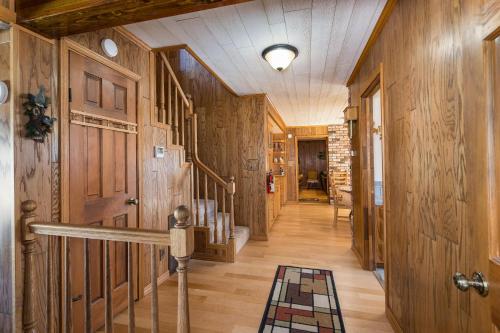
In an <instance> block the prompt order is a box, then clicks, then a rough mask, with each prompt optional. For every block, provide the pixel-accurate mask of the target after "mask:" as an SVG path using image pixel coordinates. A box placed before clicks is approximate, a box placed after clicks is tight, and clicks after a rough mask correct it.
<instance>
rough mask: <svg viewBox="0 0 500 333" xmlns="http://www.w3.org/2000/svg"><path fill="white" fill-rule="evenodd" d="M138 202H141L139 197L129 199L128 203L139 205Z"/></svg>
mask: <svg viewBox="0 0 500 333" xmlns="http://www.w3.org/2000/svg"><path fill="white" fill-rule="evenodd" d="M138 204H139V199H137V198H130V199H128V200H127V205H130V206H137V205H138Z"/></svg>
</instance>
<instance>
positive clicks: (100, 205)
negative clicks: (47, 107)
mask: <svg viewBox="0 0 500 333" xmlns="http://www.w3.org/2000/svg"><path fill="white" fill-rule="evenodd" d="M69 87H70V103H69V106H70V110H69V112H70V117H69V119H70V129H69V140H70V142H69V147H70V148H69V155H70V156H69V191H70V199H69V201H70V209H69V213H70V221H69V223H74V224H89V225H103V226H112V227H137V203H132V202H131V201H129V200H130V199H132V198H137V158H136V156H137V155H136V154H137V135H136V130H137V124H136V122H137V110H136V82H134V81H133V80H131V79H129V78H128V77H126V76H124V75H122V74H121V73H119V72H117V71H115V70H113V69H111V68H109V67H107V66H105V65H102V64H100V63H98V62H96V61H94V60H92V59H90V58H87V57H84V56H82V55H80V54H77V53H75V52H72V51H70V53H69ZM89 247H90V279H91V283H90V286H91V295H92V299H91V300H92V325H93V329H94V330H95V329H97V328H99V327H100V326H102V325H103V323H104V294H105V280H104V277H105V275H104V262H105V260H104V242H101V241H91V242H90V246H89ZM70 251H71V274H72V275H71V278H72V279H71V284H72V298H73V303H72V306H73V327H74V329H75V331H76V332H79V331H82V330H83V327H84V325H83V308H84V300H83V297H82V295H83V290H84V289H83V288H84V285H83V279H84V272H83V241H81V240H71V247H70ZM110 263H111V286H112V287H111V288H112V299H113V312H114V313H117V312H119V311H121V310H123V309H124V308H125V307H126V301H127V287H128V279H127V250H126V244H124V243H113V242H112V243H111V244H110ZM134 271H135V272H137V270H136V269H135V270H134Z"/></svg>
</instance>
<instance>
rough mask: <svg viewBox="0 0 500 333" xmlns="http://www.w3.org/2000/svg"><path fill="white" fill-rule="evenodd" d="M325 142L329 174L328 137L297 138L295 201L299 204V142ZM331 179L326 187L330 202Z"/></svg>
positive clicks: (321, 135) (310, 136)
mask: <svg viewBox="0 0 500 333" xmlns="http://www.w3.org/2000/svg"><path fill="white" fill-rule="evenodd" d="M308 140H309V141H322V140H324V141H325V145H326V171H327V172H328V173H329V170H330V153H329V152H328V135H324V134H319V135H299V136H295V143H294V144H295V183H296V187H297V197H296V198H295V200H296V201H297V202H299V190H300V184H299V141H308ZM329 178H330V177H328V178H327V183H326V187H327V189H328V200H330V179H329Z"/></svg>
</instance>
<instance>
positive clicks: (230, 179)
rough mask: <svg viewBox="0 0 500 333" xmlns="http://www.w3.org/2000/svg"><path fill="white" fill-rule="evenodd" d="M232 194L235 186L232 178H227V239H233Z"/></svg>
mask: <svg viewBox="0 0 500 333" xmlns="http://www.w3.org/2000/svg"><path fill="white" fill-rule="evenodd" d="M234 192H236V186H235V183H234V177H231V178H229V184H228V189H227V193H228V194H229V214H230V215H229V239H234Z"/></svg>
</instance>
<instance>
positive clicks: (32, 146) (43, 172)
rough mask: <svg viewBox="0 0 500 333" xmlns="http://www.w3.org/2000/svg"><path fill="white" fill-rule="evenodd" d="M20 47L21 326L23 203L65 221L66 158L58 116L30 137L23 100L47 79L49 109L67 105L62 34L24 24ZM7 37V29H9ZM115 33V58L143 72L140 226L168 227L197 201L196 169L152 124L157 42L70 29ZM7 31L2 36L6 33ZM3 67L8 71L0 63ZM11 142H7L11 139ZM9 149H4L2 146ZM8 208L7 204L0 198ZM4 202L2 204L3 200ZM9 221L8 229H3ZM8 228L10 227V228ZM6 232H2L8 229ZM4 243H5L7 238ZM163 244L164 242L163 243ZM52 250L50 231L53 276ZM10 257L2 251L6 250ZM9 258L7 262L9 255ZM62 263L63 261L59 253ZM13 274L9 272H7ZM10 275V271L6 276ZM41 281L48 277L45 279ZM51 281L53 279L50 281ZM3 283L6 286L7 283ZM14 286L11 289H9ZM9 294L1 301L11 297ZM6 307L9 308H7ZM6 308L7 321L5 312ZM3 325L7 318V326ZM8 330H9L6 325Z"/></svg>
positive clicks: (17, 32)
mask: <svg viewBox="0 0 500 333" xmlns="http://www.w3.org/2000/svg"><path fill="white" fill-rule="evenodd" d="M13 36H14V42H13V45H12V46H13V47H14V54H16V57H15V59H14V61H13V64H14V72H13V73H14V74H13V78H14V80H13V83H12V85H13V86H14V88H15V89H14V90H13V91H12V97H11V98H12V101H13V103H14V108H13V116H14V124H13V126H14V133H13V134H14V137H13V140H14V155H15V165H16V168H15V175H14V177H15V178H14V179H15V182H14V187H15V221H16V223H15V225H14V224H12V225H11V227H15V231H16V236H15V240H16V245H15V253H16V260H15V265H16V267H15V269H16V272H17V274H16V277H15V280H16V281H15V284H16V289H15V290H16V293H15V299H16V327H17V330H18V331H21V320H22V312H21V309H22V297H23V296H22V281H23V280H22V279H23V274H22V272H23V267H22V260H21V258H22V257H21V251H22V248H21V244H20V239H21V236H20V227H19V218H20V215H21V210H20V204H21V203H22V202H23V201H24V200H27V199H32V200H35V201H36V202H37V203H38V209H37V214H38V218H39V219H40V221H44V222H54V223H56V222H59V221H60V214H61V207H60V203H59V201H60V173H59V170H60V165H59V161H60V158H59V140H60V137H59V131H58V125H59V124H58V122H56V126H55V131H54V133H52V134H51V135H50V136H49V138H48V141H47V142H46V143H43V144H41V143H34V142H33V141H32V140H30V139H26V138H25V137H24V133H25V132H24V124H25V123H26V120H27V119H26V116H25V115H24V111H23V109H22V103H24V101H25V99H24V98H25V97H24V96H25V94H26V93H28V92H30V93H36V92H37V91H38V88H39V86H40V85H43V86H45V88H46V89H47V95H48V96H50V98H51V100H52V105H51V107H50V108H49V113H50V114H51V115H52V116H55V117H56V118H57V119H58V121H59V119H61V117H60V115H61V110H60V108H59V97H58V95H57V93H58V85H59V82H58V73H59V70H58V58H59V57H58V53H59V41H53V40H48V39H46V38H43V37H40V36H37V35H35V34H32V33H30V32H28V31H26V30H24V29H22V28H18V27H15V28H14V33H13ZM2 37H3V35H2ZM105 37H106V38H112V39H113V40H114V41H115V42H116V43H117V45H118V48H119V54H118V56H117V57H116V58H113V59H112V60H113V61H115V62H116V63H117V64H119V65H121V66H123V67H125V68H127V69H129V70H131V71H133V72H135V73H137V74H139V75H140V76H141V80H140V87H141V90H140V91H139V94H140V95H139V98H138V103H139V107H138V110H139V111H138V112H139V119H141V122H142V126H141V127H140V128H139V135H140V140H139V142H141V143H140V144H139V147H138V149H139V152H140V154H141V155H142V158H141V159H140V160H139V169H140V174H141V175H142V177H141V179H140V181H139V186H140V191H141V197H140V211H141V217H142V218H141V220H140V226H141V227H144V228H153V229H162V230H165V229H166V228H167V222H168V221H167V220H168V216H169V215H170V214H173V211H174V209H175V207H176V206H178V205H180V204H186V205H188V204H189V201H190V196H191V195H190V172H189V167H188V165H187V164H185V163H184V159H183V151H182V148H178V147H171V146H170V142H168V135H167V131H166V130H165V129H161V128H156V127H153V126H151V121H150V115H151V112H150V105H151V103H152V98H154V96H153V95H152V94H151V93H150V82H151V81H150V80H151V77H150V72H151V71H152V70H154V69H153V68H151V67H150V66H151V64H150V50H148V49H145V48H144V47H142V46H140V45H138V44H137V43H136V42H134V41H133V40H131V39H129V38H128V36H126V35H124V34H122V33H121V32H120V31H119V30H115V29H105V30H99V31H96V32H92V33H85V34H80V35H75V36H71V37H69V38H71V39H72V40H74V41H76V42H77V43H79V44H81V45H82V46H84V47H86V48H88V49H90V50H92V51H94V52H96V53H98V54H101V55H104V54H103V52H102V50H101V47H100V41H101V39H102V38H105ZM0 38H1V37H0ZM3 41H4V40H3V39H2V40H1V42H0V67H2V69H3V68H4V67H5V66H6V59H5V58H4V57H2V55H4V52H3V51H4V47H5V45H7V44H5V43H3ZM0 73H1V74H0V75H4V74H5V72H4V71H3V70H2V71H0ZM4 108H5V106H1V107H0V111H4ZM8 124H9V123H8V114H7V113H6V112H5V111H4V112H2V113H0V126H3V127H5V126H8ZM4 133H7V134H8V131H7V132H3V131H2V132H1V134H0V145H5V142H7V140H8V135H5V134H4ZM155 145H160V146H165V147H166V148H167V149H166V154H165V158H164V159H155V158H154V157H153V151H154V149H153V148H154V146H155ZM5 147H7V148H6V149H8V146H5ZM2 155H3V154H2ZM4 174H5V175H6V169H4V165H3V164H2V163H1V160H0V178H1V179H4V178H3V175H4ZM0 207H2V208H3V206H0ZM0 209H1V208H0ZM7 217H8V215H4V214H2V215H1V218H0V222H1V223H0V227H2V228H3V227H5V228H7V226H6V224H4V223H3V222H6V221H7V220H5V221H4V219H5V218H7ZM3 230H4V229H2V231H3ZM5 230H8V229H5ZM4 235H7V234H5V233H3V232H2V236H4ZM2 244H5V243H2ZM159 250H160V249H159ZM46 253H47V243H46V240H45V238H44V237H40V247H39V252H38V254H37V260H36V265H37V269H36V274H37V279H39V280H40V281H45V283H46V273H47V269H46ZM142 255H143V258H144V260H140V263H141V264H142V272H141V273H142V274H140V276H141V277H140V281H139V286H142V287H146V286H147V285H148V284H149V281H150V277H149V276H150V275H149V272H150V269H149V267H148V266H149V263H150V260H149V258H150V256H149V247H145V248H144V249H143V251H142ZM157 257H158V266H159V270H158V271H159V273H160V274H163V275H162V276H161V277H160V278H161V279H164V278H165V277H167V276H168V262H167V255H164V256H160V255H158V256H157ZM2 258H3V257H2ZM2 263H3V262H2ZM56 264H57V261H56ZM4 272H5V271H4V266H3V265H2V275H4ZM5 276H6V277H8V275H5ZM1 281H2V282H0V283H3V282H4V281H7V280H4V279H3V278H2V279H1ZM42 285H44V284H43V283H42ZM45 287H46V285H45ZM45 287H44V288H42V289H40V290H39V293H38V294H37V295H36V297H37V299H36V302H35V304H36V306H37V312H38V313H39V314H40V315H39V318H40V319H41V320H40V325H39V327H38V331H40V332H44V331H45V315H46V313H47V311H46V308H45V307H46V306H47V302H46V300H45ZM1 290H3V288H2V289H1ZM7 290H8V289H7ZM7 299H8V298H5V299H4V298H3V297H2V301H1V302H0V306H2V305H3V304H2V302H4V300H7ZM3 309H4V308H2V310H3ZM1 312H2V311H1V310H0V323H2V320H3V317H2V315H1ZM2 328H3V326H2ZM7 332H8V331H7Z"/></svg>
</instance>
